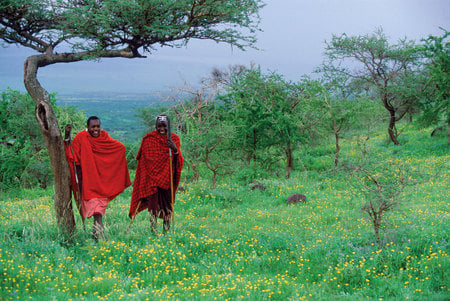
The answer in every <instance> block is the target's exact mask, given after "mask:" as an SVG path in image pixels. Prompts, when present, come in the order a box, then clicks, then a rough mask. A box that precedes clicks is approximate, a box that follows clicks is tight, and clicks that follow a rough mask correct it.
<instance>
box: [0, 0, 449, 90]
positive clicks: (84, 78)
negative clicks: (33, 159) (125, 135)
mask: <svg viewBox="0 0 450 301" xmlns="http://www.w3.org/2000/svg"><path fill="white" fill-rule="evenodd" d="M266 3H267V5H266V6H265V7H264V8H263V9H262V11H261V14H260V15H261V29H262V32H260V33H258V43H257V47H258V48H259V49H260V50H254V49H249V50H247V51H245V52H243V51H240V50H238V49H236V48H231V47H230V46H229V45H226V44H216V43H214V42H211V41H194V40H192V41H191V42H190V43H189V44H188V45H187V47H186V48H181V49H173V48H162V49H160V50H158V51H157V52H155V53H153V54H152V55H149V56H148V58H146V59H132V60H130V59H117V58H116V59H103V60H101V61H100V62H78V63H70V64H56V65H51V66H47V67H45V68H41V69H39V74H38V79H39V80H40V81H41V83H42V85H43V86H44V87H45V88H46V89H47V90H48V91H49V92H58V94H60V95H61V94H62V95H64V94H71V93H92V92H113V93H131V92H137V93H152V94H153V93H155V92H158V91H162V92H164V91H167V90H170V89H171V88H174V87H179V86H182V85H183V82H184V81H185V80H186V81H188V82H190V83H192V84H196V83H198V82H199V80H200V78H202V77H205V76H207V75H208V74H209V72H210V70H211V69H212V68H213V67H218V68H225V67H227V66H229V65H232V64H244V65H247V66H248V65H249V64H250V63H254V64H257V65H260V66H261V68H262V70H271V71H277V72H278V73H280V74H282V75H284V76H285V78H286V79H289V80H294V81H295V80H297V79H299V78H300V77H301V76H302V75H304V74H310V73H311V72H312V71H313V70H314V69H315V68H316V67H318V66H319V65H320V63H321V62H322V60H323V57H322V53H323V50H324V46H325V44H324V42H325V40H330V39H331V36H332V34H338V35H339V34H342V33H346V34H348V35H359V34H369V33H372V32H374V31H375V30H376V29H377V28H379V27H382V28H383V29H384V32H385V34H386V35H387V36H388V37H389V39H390V41H391V43H395V42H396V41H398V39H400V38H404V37H407V38H408V39H412V40H416V41H419V40H420V39H421V38H425V37H427V36H428V35H429V34H432V35H442V31H441V30H440V29H439V27H443V28H445V29H447V30H450V0H267V1H266ZM32 54H35V53H34V52H32V51H31V50H28V49H24V48H18V47H16V46H9V47H8V48H1V47H0V90H3V89H5V88H7V87H10V88H13V89H17V90H20V91H25V89H24V86H23V62H24V60H25V59H26V57H27V56H29V55H32Z"/></svg>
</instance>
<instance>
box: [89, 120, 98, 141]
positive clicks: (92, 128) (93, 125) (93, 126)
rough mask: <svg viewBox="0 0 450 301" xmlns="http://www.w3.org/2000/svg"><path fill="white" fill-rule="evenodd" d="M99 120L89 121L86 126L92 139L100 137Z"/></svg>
mask: <svg viewBox="0 0 450 301" xmlns="http://www.w3.org/2000/svg"><path fill="white" fill-rule="evenodd" d="M100 131H101V129H100V120H98V119H91V120H90V121H89V125H88V132H89V134H91V136H92V137H94V138H97V137H98V136H99V135H100Z"/></svg>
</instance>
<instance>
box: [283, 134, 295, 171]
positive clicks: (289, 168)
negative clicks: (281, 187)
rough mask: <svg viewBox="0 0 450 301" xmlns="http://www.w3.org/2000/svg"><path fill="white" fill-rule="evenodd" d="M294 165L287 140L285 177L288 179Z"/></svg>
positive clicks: (289, 143) (290, 147)
mask: <svg viewBox="0 0 450 301" xmlns="http://www.w3.org/2000/svg"><path fill="white" fill-rule="evenodd" d="M293 167H294V157H293V155H292V146H291V142H290V141H289V142H288V144H287V145H286V175H285V177H286V179H289V177H290V175H291V171H292V168H293Z"/></svg>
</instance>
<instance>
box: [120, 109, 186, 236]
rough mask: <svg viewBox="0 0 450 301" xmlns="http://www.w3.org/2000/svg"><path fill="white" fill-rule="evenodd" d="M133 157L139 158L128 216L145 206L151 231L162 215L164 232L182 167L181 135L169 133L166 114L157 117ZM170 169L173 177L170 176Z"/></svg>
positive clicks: (170, 214) (169, 217)
mask: <svg viewBox="0 0 450 301" xmlns="http://www.w3.org/2000/svg"><path fill="white" fill-rule="evenodd" d="M136 158H137V159H138V160H139V161H138V165H137V168H136V177H135V179H134V184H133V193H132V196H131V203H130V211H129V213H128V215H129V217H130V218H131V219H133V218H134V216H135V215H136V214H137V213H139V212H140V211H142V210H145V209H148V211H149V212H150V229H151V231H152V232H153V233H154V234H156V233H157V227H156V225H157V218H162V219H163V221H164V222H163V229H164V232H167V231H168V230H169V228H170V219H171V217H172V216H173V200H174V198H175V192H176V190H177V188H178V184H179V183H180V176H181V170H182V168H183V156H182V155H181V151H180V138H179V137H178V135H176V134H171V133H170V121H169V118H168V117H167V116H164V115H163V116H158V117H157V118H156V129H155V130H153V131H152V132H150V133H147V134H146V135H145V137H144V138H143V139H142V143H141V146H140V148H139V151H138V154H137V156H136ZM171 165H172V166H171ZM171 171H172V178H170V174H171ZM170 181H172V185H171V183H170ZM171 190H172V191H171ZM171 192H172V195H171Z"/></svg>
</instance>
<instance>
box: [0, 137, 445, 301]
mask: <svg viewBox="0 0 450 301" xmlns="http://www.w3.org/2000/svg"><path fill="white" fill-rule="evenodd" d="M400 138H401V143H402V145H400V146H393V145H389V144H387V142H386V135H385V133H382V134H380V136H378V137H374V138H372V139H370V140H369V145H368V146H369V149H370V153H371V154H373V156H374V157H375V159H376V160H377V161H378V162H384V163H386V164H387V165H388V166H389V165H392V164H391V163H392V162H396V164H402V165H403V166H405V168H406V167H407V170H408V171H410V172H411V173H410V174H409V175H408V177H409V180H410V181H409V183H410V184H409V185H408V186H406V187H405V189H404V191H403V193H402V194H400V196H399V197H398V199H397V200H398V201H399V202H400V203H399V204H398V205H397V206H396V207H395V208H394V209H393V210H392V211H390V212H388V214H387V215H386V216H385V220H384V222H383V227H382V239H383V246H382V247H380V246H379V245H378V244H377V243H376V239H375V236H374V232H373V226H372V224H371V223H370V221H369V220H368V217H367V214H366V213H365V212H364V211H363V210H361V207H362V206H363V205H364V203H366V202H367V195H366V194H365V192H364V190H363V189H362V187H360V186H359V185H358V183H357V182H356V181H355V179H354V178H352V177H350V176H349V175H348V174H347V173H345V172H343V171H342V170H333V169H332V162H333V153H332V150H333V148H332V144H330V147H329V149H328V151H324V152H316V154H315V155H310V156H309V157H305V156H303V157H302V158H298V161H297V163H302V164H298V165H297V166H303V167H302V168H301V170H297V171H295V172H294V174H293V176H292V177H291V179H289V180H285V179H281V178H272V179H261V180H260V182H261V183H262V184H264V185H265V186H266V187H267V189H266V190H264V191H259V190H253V191H252V190H251V189H250V186H249V185H248V184H246V183H238V182H236V181H232V180H224V181H222V182H220V183H219V184H218V185H217V187H216V188H215V189H214V190H211V189H210V188H209V187H210V185H209V183H207V182H205V181H203V182H199V183H195V184H192V183H188V184H186V183H182V184H185V185H186V187H187V190H186V191H185V192H183V193H178V195H177V203H176V206H175V211H176V216H175V229H174V231H173V232H171V233H169V234H167V235H162V234H161V235H157V236H153V235H151V234H150V227H149V220H148V213H146V212H143V213H141V214H139V215H138V216H137V218H136V220H135V222H134V224H133V225H132V228H131V230H130V231H129V232H127V227H128V224H129V222H130V221H129V219H128V217H127V213H128V208H129V200H130V197H131V188H128V189H127V190H126V191H125V192H124V193H123V194H122V195H120V196H119V197H118V198H117V199H116V200H114V201H113V202H111V203H110V206H109V207H108V209H107V211H106V217H105V218H104V222H105V227H106V235H107V239H106V240H105V241H101V242H98V243H96V242H94V241H93V240H92V239H91V236H90V233H86V232H83V229H82V226H81V223H80V219H79V216H78V215H77V216H76V218H77V222H78V225H77V234H76V235H75V236H74V237H73V238H72V239H70V240H66V239H65V238H64V237H62V236H61V235H60V234H59V233H58V230H57V227H56V221H55V216H54V210H53V201H52V191H51V190H47V191H42V190H34V191H25V190H22V191H16V192H9V193H4V194H2V196H1V197H2V200H1V201H0V229H1V231H0V235H1V240H0V300H10V299H12V300H26V299H33V300H70V299H72V300H165V299H174V300H175V299H176V300H178V299H179V300H227V299H231V300H241V299H242V300H270V299H273V300H336V299H338V300H339V299H341V300H344V299H345V300H347V299H349V300H366V299H369V300H449V299H450V292H449V271H450V264H449V263H450V262H449V254H448V253H449V245H448V243H449V236H448V235H449V229H450V228H449V210H448V209H449V208H448V206H449V197H448V195H449V187H450V186H449V179H450V172H449V160H450V152H449V148H448V146H447V142H446V137H441V138H430V137H429V131H426V130H421V131H419V130H414V129H411V130H409V131H405V132H404V133H402V135H401V136H400ZM342 146H343V151H342V155H341V158H342V160H343V161H345V160H351V159H352V158H356V157H358V156H359V153H358V152H359V151H358V148H357V146H356V144H354V143H351V142H349V141H345V140H344V142H343V145H342ZM305 162H309V163H308V164H306V163H305ZM324 166H325V167H327V166H328V167H327V168H323V167H324ZM305 167H306V169H305ZM299 168H300V167H299ZM379 176H380V177H382V175H379ZM292 193H302V194H304V195H306V197H307V202H306V203H300V204H295V205H287V204H286V198H287V197H288V196H289V195H290V194H292ZM91 225H92V220H88V229H89V230H88V232H90V227H91ZM158 226H159V230H160V231H161V230H162V223H161V221H160V222H159V225H158Z"/></svg>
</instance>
